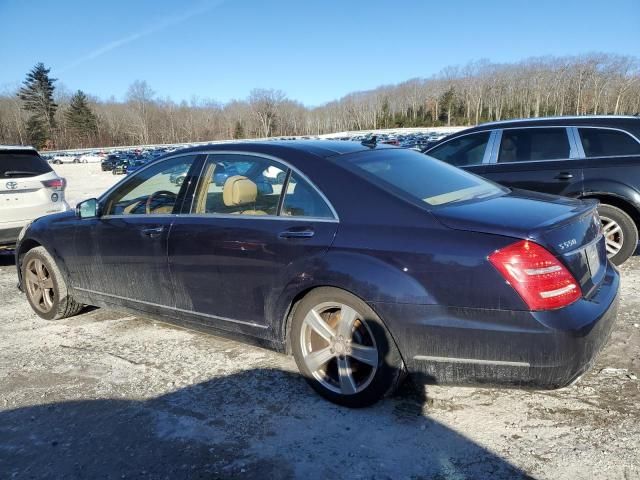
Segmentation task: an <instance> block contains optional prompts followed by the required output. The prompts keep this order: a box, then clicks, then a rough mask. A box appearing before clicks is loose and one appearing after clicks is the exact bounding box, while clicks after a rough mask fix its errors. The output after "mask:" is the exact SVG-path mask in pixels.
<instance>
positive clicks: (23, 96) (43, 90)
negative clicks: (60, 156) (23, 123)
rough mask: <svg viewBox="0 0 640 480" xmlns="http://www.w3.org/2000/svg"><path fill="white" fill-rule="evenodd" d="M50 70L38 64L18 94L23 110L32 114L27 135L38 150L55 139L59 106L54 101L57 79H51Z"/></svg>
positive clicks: (28, 75)
mask: <svg viewBox="0 0 640 480" xmlns="http://www.w3.org/2000/svg"><path fill="white" fill-rule="evenodd" d="M50 70H51V69H49V68H45V66H44V64H43V63H38V64H36V66H35V67H33V69H32V70H31V71H30V72H29V73H28V74H27V79H26V80H25V81H24V82H23V87H22V88H20V91H19V92H18V97H19V98H20V100H22V101H23V102H24V103H23V107H22V108H24V110H26V111H27V112H30V113H31V117H30V118H29V121H28V122H27V134H28V136H29V138H30V139H31V141H32V142H34V145H35V146H36V147H38V148H40V147H42V146H44V143H45V142H46V140H47V139H52V138H53V132H54V129H55V127H56V124H55V119H54V116H55V113H56V108H58V105H56V103H55V102H54V101H53V91H54V89H55V87H54V86H53V82H55V81H56V79H55V78H49V71H50ZM36 139H37V140H38V141H37V142H35V140H36Z"/></svg>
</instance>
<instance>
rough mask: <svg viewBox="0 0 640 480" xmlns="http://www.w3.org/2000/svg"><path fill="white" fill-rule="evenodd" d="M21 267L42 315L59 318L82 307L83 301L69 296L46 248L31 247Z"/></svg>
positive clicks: (31, 300)
mask: <svg viewBox="0 0 640 480" xmlns="http://www.w3.org/2000/svg"><path fill="white" fill-rule="evenodd" d="M21 268H22V281H23V284H24V290H25V293H26V294H27V300H28V301H29V304H30V305H31V308H32V309H33V311H34V312H36V314H37V315H38V316H39V317H41V318H44V319H45V320H58V319H61V318H66V317H71V316H73V315H76V314H77V313H78V312H80V310H82V304H80V303H78V302H76V301H75V300H74V299H73V297H71V296H70V295H69V292H68V289H67V284H66V283H65V281H64V278H63V277H62V275H61V273H60V270H59V269H58V266H57V265H56V263H55V261H54V260H53V258H52V257H51V255H49V252H47V251H46V250H45V249H44V248H43V247H36V248H34V249H31V250H29V251H28V252H27V253H26V255H25V256H24V258H23V259H22V267H21Z"/></svg>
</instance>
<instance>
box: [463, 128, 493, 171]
mask: <svg viewBox="0 0 640 480" xmlns="http://www.w3.org/2000/svg"><path fill="white" fill-rule="evenodd" d="M498 132H499V130H491V135H489V142H488V143H487V146H486V148H485V150H484V156H483V157H482V165H487V164H489V163H491V156H492V155H493V150H494V148H495V144H496V137H497V136H498ZM470 166H471V165H470Z"/></svg>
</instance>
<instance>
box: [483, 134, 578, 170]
mask: <svg viewBox="0 0 640 480" xmlns="http://www.w3.org/2000/svg"><path fill="white" fill-rule="evenodd" d="M530 128H561V129H563V130H564V133H565V135H566V136H567V142H568V143H569V157H568V158H552V159H550V160H520V161H518V162H505V163H500V162H498V154H499V152H500V143H501V142H502V132H504V131H505V130H527V129H530ZM569 128H570V127H567V126H566V125H531V126H527V127H509V128H501V129H500V142H498V144H497V148H496V151H495V157H494V162H492V163H495V164H496V165H519V164H522V163H540V162H562V161H567V160H577V159H578V157H571V151H572V141H571V134H570V133H569Z"/></svg>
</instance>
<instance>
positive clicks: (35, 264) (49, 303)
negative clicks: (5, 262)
mask: <svg viewBox="0 0 640 480" xmlns="http://www.w3.org/2000/svg"><path fill="white" fill-rule="evenodd" d="M24 280H25V284H26V287H27V294H28V295H29V298H30V299H31V302H32V303H33V306H34V307H35V308H37V309H38V310H39V311H40V312H42V313H48V312H50V311H51V309H52V308H53V304H54V300H55V292H54V288H53V278H52V276H51V272H49V270H48V269H47V266H46V265H45V264H44V262H43V261H42V260H40V259H38V258H33V259H31V260H29V262H28V263H27V267H26V268H25V279H24Z"/></svg>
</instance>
